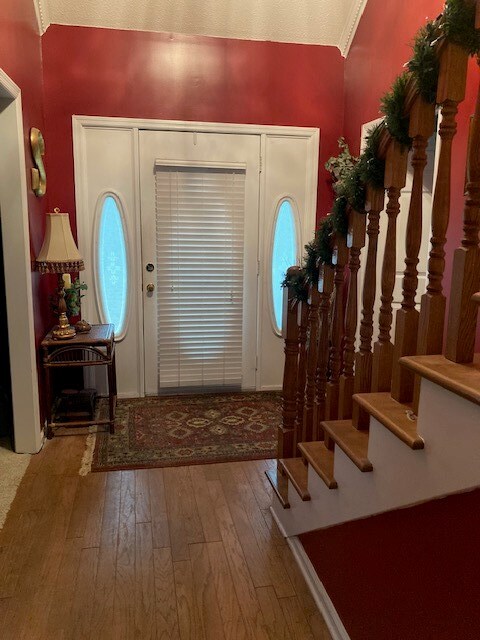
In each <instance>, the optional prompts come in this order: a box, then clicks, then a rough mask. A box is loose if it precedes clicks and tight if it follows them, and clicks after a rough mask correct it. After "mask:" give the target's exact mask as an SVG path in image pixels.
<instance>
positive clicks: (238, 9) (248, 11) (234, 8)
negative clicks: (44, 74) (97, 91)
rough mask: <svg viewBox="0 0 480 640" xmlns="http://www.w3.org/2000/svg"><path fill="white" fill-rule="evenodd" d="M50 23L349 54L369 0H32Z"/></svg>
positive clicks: (42, 21) (43, 24)
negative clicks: (309, 47)
mask: <svg viewBox="0 0 480 640" xmlns="http://www.w3.org/2000/svg"><path fill="white" fill-rule="evenodd" d="M34 2H35V4H36V9H37V15H38V18H39V25H40V30H41V32H42V33H43V32H45V31H46V30H47V28H48V27H49V25H50V24H66V25H79V26H88V27H106V28H110V29H135V30H140V31H164V32H172V33H183V34H191V35H206V36H217V37H224V38H240V39H246V40H272V41H276V42H296V43H302V44H323V45H333V46H337V47H338V48H339V49H340V51H341V52H342V54H343V55H346V53H347V52H348V48H349V46H350V43H351V40H352V37H353V35H354V33H355V29H356V27H357V24H358V21H359V20H360V17H361V15H362V13H363V9H364V8H365V5H366V3H367V0H34Z"/></svg>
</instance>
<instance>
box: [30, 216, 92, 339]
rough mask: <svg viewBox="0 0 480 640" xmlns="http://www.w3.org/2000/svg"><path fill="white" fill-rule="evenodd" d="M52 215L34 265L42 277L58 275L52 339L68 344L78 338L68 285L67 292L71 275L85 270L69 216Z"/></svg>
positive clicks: (48, 219) (48, 220)
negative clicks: (71, 320) (69, 312)
mask: <svg viewBox="0 0 480 640" xmlns="http://www.w3.org/2000/svg"><path fill="white" fill-rule="evenodd" d="M53 211H54V213H47V224H46V229H45V238H44V240H43V245H42V248H41V249H40V253H39V254H38V256H37V259H36V261H35V269H36V271H40V273H57V274H58V289H57V294H58V314H59V316H58V327H55V329H53V331H52V338H54V339H56V340H65V339H68V338H73V337H74V336H75V329H74V327H72V326H71V325H70V323H69V321H68V318H67V313H66V312H67V305H66V303H65V284H67V288H68V286H69V284H70V282H71V280H70V272H71V271H83V270H84V269H85V266H84V264H83V259H82V256H81V255H80V252H79V251H78V249H77V245H76V244H75V240H74V239H73V235H72V230H71V228H70V219H69V217H68V213H61V212H60V209H58V208H55V209H54V210H53ZM63 274H65V276H64V275H63Z"/></svg>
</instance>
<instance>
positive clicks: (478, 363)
mask: <svg viewBox="0 0 480 640" xmlns="http://www.w3.org/2000/svg"><path fill="white" fill-rule="evenodd" d="M400 363H401V364H403V365H404V366H406V367H408V368H409V369H411V370H412V371H414V372H415V373H418V374H419V375H421V376H422V377H423V378H426V379H427V380H430V381H431V382H435V383H436V384H438V385H440V386H441V387H443V388H444V389H447V390H448V391H452V392H453V393H456V394H457V395H459V396H461V397H462V398H465V399H466V400H470V401H471V402H474V403H475V404H479V405H480V353H477V354H475V357H474V359H473V362H469V363H467V364H460V363H458V362H452V361H451V360H447V358H445V356H441V355H437V356H404V357H403V358H400Z"/></svg>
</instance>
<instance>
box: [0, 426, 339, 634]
mask: <svg viewBox="0 0 480 640" xmlns="http://www.w3.org/2000/svg"><path fill="white" fill-rule="evenodd" d="M84 446H85V437H83V436H69V437H63V438H56V439H53V440H52V441H50V442H48V443H47V444H46V446H45V448H44V450H43V451H42V452H41V453H39V454H38V455H36V456H33V458H32V460H31V462H30V465H29V467H28V469H27V472H26V474H25V477H24V479H23V481H22V484H21V486H20V488H19V491H18V494H17V496H16V498H15V500H14V502H13V504H12V508H11V510H10V513H9V515H8V517H7V521H6V523H5V526H4V528H3V530H2V531H0V620H1V622H0V625H1V627H0V628H1V632H0V635H1V638H2V640H43V639H46V638H48V639H49V640H73V639H75V640H77V639H81V640H108V639H110V638H112V639H113V638H114V639H115V640H123V639H125V640H127V639H128V640H130V639H133V638H135V639H140V640H150V639H152V638H158V639H160V638H161V639H165V640H166V639H168V638H174V639H179V640H186V639H189V640H190V639H192V640H194V639H199V640H200V639H201V640H216V639H223V638H225V639H226V640H237V639H238V640H243V639H244V638H255V639H257V638H259V639H265V640H271V639H276V638H282V639H285V640H297V639H298V640H300V639H301V640H304V639H305V640H307V639H308V640H310V639H313V640H329V639H330V635H329V632H328V630H327V627H326V625H325V623H324V621H323V619H322V617H321V615H320V613H319V612H318V610H317V608H316V606H315V603H314V601H313V599H312V597H311V595H310V592H309V590H308V588H307V586H306V584H305V582H304V580H303V577H302V575H301V573H300V571H299V570H298V568H297V565H296V563H295V560H294V559H293V556H292V554H291V552H290V549H289V547H288V545H287V544H286V542H285V540H284V539H283V538H282V536H281V535H280V533H279V531H278V529H277V527H276V524H275V523H274V522H273V520H272V517H271V514H270V511H269V509H268V508H269V505H270V500H271V489H270V486H269V484H268V481H267V480H266V478H265V476H264V473H263V472H264V471H265V470H266V469H267V468H268V467H269V466H271V465H272V464H273V462H272V461H249V462H235V463H226V464H215V465H205V466H192V467H175V468H169V469H147V470H136V471H113V472H106V473H93V474H89V475H88V476H85V477H80V476H79V475H78V469H79V467H80V462H81V458H82V454H83V450H84Z"/></svg>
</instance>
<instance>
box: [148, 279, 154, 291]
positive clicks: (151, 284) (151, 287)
mask: <svg viewBox="0 0 480 640" xmlns="http://www.w3.org/2000/svg"><path fill="white" fill-rule="evenodd" d="M147 291H148V293H152V292H153V291H155V285H154V284H153V282H150V283H149V284H147Z"/></svg>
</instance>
